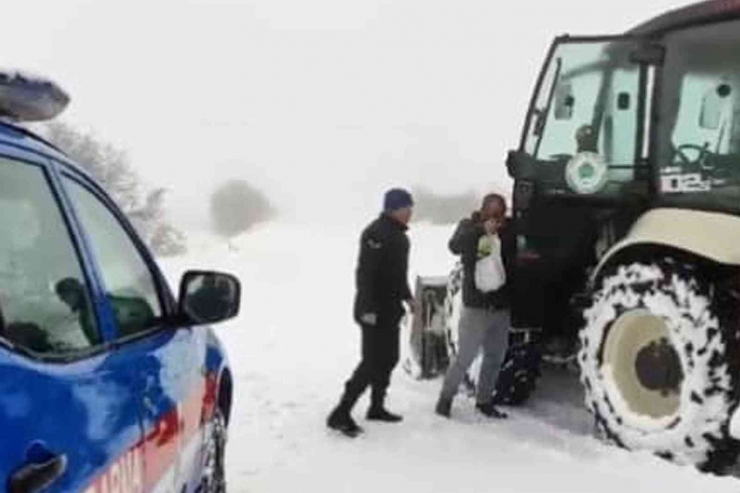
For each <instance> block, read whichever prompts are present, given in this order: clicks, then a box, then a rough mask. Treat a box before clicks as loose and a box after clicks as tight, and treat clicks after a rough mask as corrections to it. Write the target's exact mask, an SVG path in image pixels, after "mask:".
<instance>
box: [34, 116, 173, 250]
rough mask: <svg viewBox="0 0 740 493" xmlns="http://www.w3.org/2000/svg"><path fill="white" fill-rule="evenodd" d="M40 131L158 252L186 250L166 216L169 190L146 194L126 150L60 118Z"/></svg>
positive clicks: (157, 190)
mask: <svg viewBox="0 0 740 493" xmlns="http://www.w3.org/2000/svg"><path fill="white" fill-rule="evenodd" d="M40 131H41V133H42V134H43V135H44V136H45V137H46V138H47V139H48V140H49V141H50V142H51V143H52V144H54V145H56V146H57V147H59V148H60V149H61V150H62V151H64V152H65V153H66V154H67V155H68V156H69V157H70V158H71V159H72V160H74V161H75V162H76V163H77V164H79V165H80V166H81V167H82V168H83V169H85V170H86V171H87V172H88V173H90V175H92V177H93V178H95V180H96V181H97V182H98V183H100V184H101V185H102V186H103V188H105V189H106V191H107V192H108V193H109V194H110V195H111V197H112V198H113V200H114V201H115V202H116V203H117V204H118V206H119V207H120V208H121V210H122V211H123V212H124V213H125V214H126V215H127V216H128V218H129V219H130V220H131V222H132V223H133V225H134V227H136V229H137V231H138V232H139V234H140V235H141V236H142V238H143V239H144V241H145V242H146V243H147V244H148V245H149V246H150V247H151V248H152V250H153V251H154V252H155V253H156V254H157V255H178V254H182V253H184V252H185V251H187V247H186V241H185V236H184V235H183V234H182V233H181V232H179V231H178V230H176V229H175V228H174V227H173V226H172V225H171V224H169V223H168V222H167V219H166V217H165V212H164V198H165V194H166V189H164V188H155V189H154V190H151V191H148V192H146V193H145V192H144V191H143V190H142V189H143V187H142V183H141V179H140V178H139V176H138V174H137V173H136V170H134V168H133V167H132V166H131V163H130V162H129V158H128V155H127V154H126V153H125V152H124V151H122V150H121V149H118V148H116V147H114V146H112V145H111V144H108V143H106V142H101V141H100V140H99V139H97V138H96V137H95V136H93V135H92V134H90V133H86V132H82V131H80V130H78V129H75V128H73V127H72V126H70V125H68V124H66V123H62V122H58V121H54V122H49V123H45V124H43V126H42V127H41V129H40Z"/></svg>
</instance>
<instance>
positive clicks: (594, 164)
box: [524, 41, 641, 194]
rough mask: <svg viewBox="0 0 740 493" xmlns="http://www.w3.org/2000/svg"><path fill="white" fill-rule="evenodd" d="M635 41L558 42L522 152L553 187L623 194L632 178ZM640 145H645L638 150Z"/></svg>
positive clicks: (635, 128)
mask: <svg viewBox="0 0 740 493" xmlns="http://www.w3.org/2000/svg"><path fill="white" fill-rule="evenodd" d="M633 48H634V43H633V42H632V41H599V42H590V41H589V42H584V41H573V42H570V41H569V42H561V43H559V44H558V45H557V46H556V47H555V48H554V51H553V56H552V58H551V59H550V62H549V64H548V66H547V67H546V68H545V72H544V74H543V77H542V82H541V84H540V86H539V88H538V92H537V94H536V96H535V100H534V105H533V107H532V109H531V112H530V116H529V128H528V130H527V133H526V136H525V142H524V149H525V151H526V152H527V153H528V154H530V155H532V156H534V157H535V158H536V160H537V161H538V163H540V170H539V173H538V174H539V175H540V180H541V181H544V182H545V183H546V184H547V185H548V186H549V187H548V188H560V189H562V191H563V192H566V193H568V192H575V193H579V194H591V193H599V194H618V193H619V192H620V191H621V189H622V186H623V184H624V183H625V182H631V181H632V180H633V179H634V176H635V173H634V163H635V157H636V155H639V154H641V152H637V148H636V146H637V142H638V140H637V135H638V131H639V125H638V118H639V106H640V105H639V103H640V102H639V97H640V72H639V67H638V66H637V65H635V64H634V63H632V62H630V61H629V58H630V57H629V54H630V53H631V52H632V51H633ZM640 151H641V150H640Z"/></svg>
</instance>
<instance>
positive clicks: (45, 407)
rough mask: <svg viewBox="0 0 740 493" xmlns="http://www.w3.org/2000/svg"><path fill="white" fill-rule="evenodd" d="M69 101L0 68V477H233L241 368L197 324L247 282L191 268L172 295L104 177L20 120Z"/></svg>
mask: <svg viewBox="0 0 740 493" xmlns="http://www.w3.org/2000/svg"><path fill="white" fill-rule="evenodd" d="M68 102H69V98H68V97H67V95H66V93H64V91H62V90H61V89H60V88H59V87H58V86H57V85H55V84H54V83H53V82H50V81H48V80H44V79H41V78H36V77H30V76H26V75H24V74H21V73H16V72H5V73H0V488H3V487H4V488H5V489H7V490H8V491H11V492H35V491H83V492H86V493H128V492H144V491H176V492H184V491H207V492H208V491H224V490H225V480H224V469H223V465H224V447H225V442H226V429H227V428H226V427H227V423H228V420H229V412H230V408H231V396H232V377H231V373H230V371H229V366H228V362H227V359H226V355H225V352H224V349H223V347H222V346H221V344H220V343H219V341H218V339H217V338H216V337H215V336H214V334H213V332H212V331H211V330H210V329H209V328H206V327H202V326H204V325H208V324H211V323H216V322H220V321H223V320H226V319H228V318H231V317H233V316H235V315H236V314H237V313H238V310H239V302H240V295H241V292H240V285H239V281H238V280H237V279H236V278H235V277H233V276H231V275H228V274H223V273H217V272H209V271H189V272H187V273H186V274H185V275H184V276H183V278H182V281H181V284H180V289H179V293H178V294H177V297H175V296H174V295H173V293H171V291H170V289H169V287H168V285H167V283H166V282H165V279H164V277H163V275H162V273H161V272H160V270H159V268H158V267H157V265H156V263H155V261H154V259H153V258H152V255H151V254H150V253H149V251H148V250H147V248H146V247H145V245H144V244H143V243H142V241H141V240H140V239H139V237H137V235H136V233H135V231H134V229H133V228H132V227H131V224H130V223H129V222H128V221H127V220H126V218H125V217H124V215H123V214H122V213H121V211H120V210H119V209H118V208H117V207H116V205H115V204H114V203H113V201H112V200H111V199H110V198H109V197H108V195H106V193H105V191H104V190H103V189H102V188H101V187H100V186H99V185H98V184H96V183H95V182H94V181H93V180H92V179H91V178H90V176H88V175H87V174H86V173H85V172H84V171H82V170H81V169H80V168H79V167H78V166H76V165H75V164H74V163H72V162H71V161H70V159H69V158H68V157H66V156H65V155H64V154H63V153H62V152H60V151H59V150H57V149H55V148H54V147H53V146H52V145H50V144H48V143H46V142H44V141H43V140H42V139H41V138H40V137H38V136H36V135H34V134H32V133H31V132H29V131H28V130H26V129H24V128H21V127H19V126H17V125H16V124H14V123H17V122H22V121H39V120H45V119H49V118H53V117H54V116H56V115H57V114H58V113H60V112H61V111H62V110H63V109H64V107H65V106H66V105H67V103H68Z"/></svg>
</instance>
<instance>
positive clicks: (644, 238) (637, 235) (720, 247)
mask: <svg viewBox="0 0 740 493" xmlns="http://www.w3.org/2000/svg"><path fill="white" fill-rule="evenodd" d="M640 245H657V246H663V247H668V248H674V249H677V250H682V251H684V252H688V253H691V254H694V255H697V256H699V257H704V258H707V259H709V260H712V261H714V262H717V263H720V264H725V265H740V217H737V216H733V215H730V214H724V213H719V212H705V211H697V210H689V209H673V208H658V209H652V210H650V211H648V212H646V213H645V214H643V215H642V216H640V218H639V219H638V220H637V221H635V223H634V224H633V225H632V228H631V229H630V231H629V233H627V236H626V237H624V238H623V239H622V240H621V241H619V242H618V243H617V244H615V245H614V246H613V247H612V248H611V249H609V251H608V252H607V253H606V255H604V256H603V257H602V258H601V259H600V261H599V264H598V266H597V267H596V269H595V270H594V271H593V274H592V279H594V280H595V279H598V278H599V276H600V273H601V272H602V270H603V269H604V267H605V266H606V265H607V264H609V263H610V261H612V260H614V259H615V258H617V257H618V256H619V254H620V253H623V252H624V251H626V250H628V249H630V248H632V247H635V246H640Z"/></svg>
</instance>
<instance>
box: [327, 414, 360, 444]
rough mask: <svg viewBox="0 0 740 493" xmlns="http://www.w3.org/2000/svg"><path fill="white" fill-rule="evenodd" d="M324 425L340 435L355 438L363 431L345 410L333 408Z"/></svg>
mask: <svg viewBox="0 0 740 493" xmlns="http://www.w3.org/2000/svg"><path fill="white" fill-rule="evenodd" d="M326 426H328V427H329V428H330V429H332V430H334V431H338V432H339V433H341V434H342V435H345V436H348V437H350V438H355V437H357V436H359V435H361V434H362V432H363V431H364V430H363V429H362V428H360V426H359V425H358V424H357V423H355V420H354V419H352V416H350V415H349V413H347V412H343V411H340V410H334V411H333V412H332V413H331V414H330V415H329V417H328V418H327V420H326Z"/></svg>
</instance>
